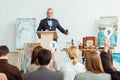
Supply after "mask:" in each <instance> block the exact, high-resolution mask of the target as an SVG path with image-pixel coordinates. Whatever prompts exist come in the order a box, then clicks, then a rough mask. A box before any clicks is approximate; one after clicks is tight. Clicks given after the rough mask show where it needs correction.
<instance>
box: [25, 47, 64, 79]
mask: <svg viewBox="0 0 120 80" xmlns="http://www.w3.org/2000/svg"><path fill="white" fill-rule="evenodd" d="M51 59H52V54H51V51H49V50H47V49H41V50H40V51H39V52H38V62H39V64H40V68H39V69H37V70H36V71H33V72H30V73H27V74H25V75H24V80H63V74H62V73H61V72H54V71H51V70H49V69H48V66H49V64H50V62H51Z"/></svg>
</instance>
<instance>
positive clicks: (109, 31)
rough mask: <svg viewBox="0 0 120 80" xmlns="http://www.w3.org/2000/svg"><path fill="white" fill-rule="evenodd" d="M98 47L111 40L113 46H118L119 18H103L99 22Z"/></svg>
mask: <svg viewBox="0 0 120 80" xmlns="http://www.w3.org/2000/svg"><path fill="white" fill-rule="evenodd" d="M98 26H99V32H98V45H99V46H103V45H104V41H105V40H109V42H110V45H111V46H116V45H117V32H118V17H117V16H103V17H100V20H99V24H98Z"/></svg>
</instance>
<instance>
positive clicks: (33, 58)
mask: <svg viewBox="0 0 120 80" xmlns="http://www.w3.org/2000/svg"><path fill="white" fill-rule="evenodd" d="M42 49H43V48H42V47H41V46H37V47H35V48H34V49H33V52H32V56H31V64H30V65H29V66H28V67H27V69H26V72H27V73H28V72H33V71H35V70H37V69H38V68H39V67H40V65H39V62H38V52H39V51H40V50H42ZM49 68H50V69H51V70H53V71H57V70H58V69H57V63H56V61H55V60H53V62H52V63H51V65H49Z"/></svg>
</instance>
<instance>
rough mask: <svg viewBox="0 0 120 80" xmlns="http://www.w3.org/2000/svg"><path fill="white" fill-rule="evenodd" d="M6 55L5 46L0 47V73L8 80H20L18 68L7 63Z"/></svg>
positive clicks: (7, 51)
mask: <svg viewBox="0 0 120 80" xmlns="http://www.w3.org/2000/svg"><path fill="white" fill-rule="evenodd" d="M8 53H9V49H8V47H7V46H4V45H2V46H0V72H1V73H5V74H6V76H7V79H8V80H22V76H21V74H20V72H19V70H18V68H17V67H16V66H13V65H11V64H9V63H8Z"/></svg>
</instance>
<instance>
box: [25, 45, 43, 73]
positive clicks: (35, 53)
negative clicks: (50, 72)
mask: <svg viewBox="0 0 120 80" xmlns="http://www.w3.org/2000/svg"><path fill="white" fill-rule="evenodd" d="M41 49H42V47H41V46H37V47H35V48H34V49H33V52H32V56H31V64H30V65H29V66H28V67H27V69H26V72H33V71H35V70H37V69H38V68H39V67H40V65H39V62H38V59H37V58H38V52H39V51H40V50H41Z"/></svg>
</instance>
